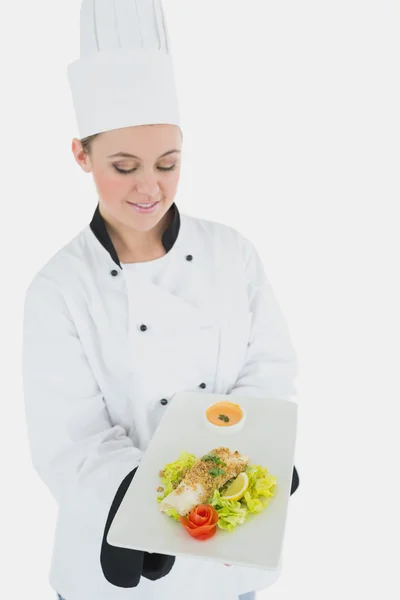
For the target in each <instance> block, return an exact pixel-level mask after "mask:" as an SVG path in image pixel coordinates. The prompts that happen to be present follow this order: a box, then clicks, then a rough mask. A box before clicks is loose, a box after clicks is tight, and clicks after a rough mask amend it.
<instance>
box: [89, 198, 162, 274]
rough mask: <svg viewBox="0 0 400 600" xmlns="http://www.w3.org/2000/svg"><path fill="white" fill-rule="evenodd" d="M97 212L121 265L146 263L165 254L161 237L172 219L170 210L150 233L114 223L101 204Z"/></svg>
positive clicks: (117, 222) (118, 222)
mask: <svg viewBox="0 0 400 600" xmlns="http://www.w3.org/2000/svg"><path fill="white" fill-rule="evenodd" d="M99 210H100V214H101V216H102V217H103V219H104V222H105V225H106V228H107V231H108V234H109V236H110V238H111V241H112V243H113V244H114V247H115V250H116V252H117V254H118V257H119V260H120V262H121V263H124V262H125V263H128V262H131V263H132V262H146V261H149V260H154V259H156V258H160V257H161V256H164V255H165V254H166V251H165V248H164V246H163V244H162V236H163V234H164V232H165V230H166V229H167V227H168V225H169V224H170V222H171V219H172V213H171V211H170V210H168V211H167V213H166V214H165V215H164V216H163V218H162V219H161V220H160V221H159V222H158V223H157V225H155V227H153V229H151V230H150V231H136V230H134V229H132V228H130V227H128V226H127V225H124V224H123V223H121V222H120V221H116V220H115V219H114V218H113V217H112V216H111V215H109V214H108V213H107V211H106V210H105V209H104V207H103V206H102V204H101V203H100V206H99Z"/></svg>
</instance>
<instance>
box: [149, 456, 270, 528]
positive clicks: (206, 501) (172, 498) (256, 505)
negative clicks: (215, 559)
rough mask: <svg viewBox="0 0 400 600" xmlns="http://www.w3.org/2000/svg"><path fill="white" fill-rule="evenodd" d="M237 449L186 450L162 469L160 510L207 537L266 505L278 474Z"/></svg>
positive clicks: (241, 520) (239, 521)
mask: <svg viewBox="0 0 400 600" xmlns="http://www.w3.org/2000/svg"><path fill="white" fill-rule="evenodd" d="M249 460H250V459H249V457H248V456H245V455H243V454H240V453H239V452H238V451H237V450H235V451H232V450H230V449H229V448H225V447H218V448H214V449H213V450H211V451H210V452H209V453H208V454H205V455H204V456H202V457H201V458H196V456H195V455H194V454H189V453H188V452H185V451H182V452H181V455H180V457H179V459H178V460H177V461H175V462H173V463H169V464H167V465H165V466H164V469H163V470H162V471H160V474H159V475H160V477H161V480H162V484H163V486H159V488H157V491H158V492H159V495H158V497H157V500H158V502H159V503H160V511H161V512H163V513H165V514H166V515H168V516H170V517H172V518H174V519H175V520H176V521H179V522H180V523H181V524H182V525H183V526H184V527H185V529H186V530H187V531H188V533H189V534H190V535H192V537H195V538H196V539H199V540H205V539H208V538H209V537H212V536H213V535H215V533H216V531H217V528H219V529H224V530H226V531H230V532H232V531H234V529H235V527H236V526H237V525H241V524H243V523H244V522H245V520H246V519H247V518H248V517H249V516H250V515H251V514H255V513H259V512H261V511H262V510H264V508H265V507H266V506H267V504H268V502H269V500H270V499H271V498H272V497H273V495H274V493H275V488H276V478H275V477H274V476H273V475H271V474H270V473H269V472H268V470H267V469H266V468H265V467H262V466H259V465H249Z"/></svg>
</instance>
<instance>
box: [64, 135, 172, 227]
mask: <svg viewBox="0 0 400 600" xmlns="http://www.w3.org/2000/svg"><path fill="white" fill-rule="evenodd" d="M181 145H182V136H181V130H180V129H179V127H177V126H176V125H168V124H165V125H164V124H161V125H158V124H157V125H151V126H150V125H138V126H134V127H126V128H123V129H115V130H112V131H107V132H104V133H102V134H101V135H99V136H98V137H96V138H95V139H94V140H93V142H92V147H91V154H90V156H89V155H87V154H86V153H85V152H84V151H83V148H82V144H81V142H80V140H78V139H76V138H74V140H73V142H72V151H73V153H74V156H75V159H76V161H77V162H78V164H79V165H80V166H81V167H82V169H83V170H84V171H86V172H91V173H92V174H93V179H94V182H95V185H96V188H97V192H98V195H99V199H100V204H101V205H102V207H103V208H104V209H105V211H106V213H108V215H110V216H111V218H112V219H113V220H114V221H118V222H119V223H121V224H122V225H125V226H127V227H129V228H132V229H135V230H136V231H149V230H150V229H153V227H155V226H156V225H157V223H158V222H159V221H160V220H161V219H162V218H163V216H164V215H165V214H166V213H167V212H168V210H169V208H170V207H171V205H172V204H173V202H174V198H175V194H176V190H177V186H178V181H179V175H180V164H181V154H180V152H181ZM121 153H122V154H125V156H122V155H121ZM154 203H155V206H154V207H152V206H151V205H152V204H154ZM137 204H146V205H147V208H141V207H138V206H137Z"/></svg>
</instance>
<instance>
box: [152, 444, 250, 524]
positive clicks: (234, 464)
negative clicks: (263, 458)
mask: <svg viewBox="0 0 400 600" xmlns="http://www.w3.org/2000/svg"><path fill="white" fill-rule="evenodd" d="M210 455H212V456H216V457H217V458H218V459H220V461H221V462H223V463H225V465H226V466H221V465H220V464H218V462H213V461H208V460H201V459H200V460H198V461H197V462H196V463H195V464H194V465H193V466H192V467H191V468H190V469H189V470H188V471H187V472H186V474H185V476H184V478H183V479H182V481H181V482H180V483H179V485H178V486H177V488H176V489H175V490H174V491H173V492H171V493H170V494H168V496H166V497H165V498H164V499H163V500H162V501H161V503H160V511H161V512H163V511H166V510H168V509H169V508H173V509H174V510H176V511H177V513H179V514H180V515H182V516H184V515H187V514H188V513H189V512H190V511H191V510H192V509H193V508H195V507H196V506H198V505H199V504H204V503H206V502H207V501H208V500H210V498H211V497H212V495H213V494H214V491H215V490H217V489H220V488H221V487H222V486H223V485H224V484H225V483H226V482H227V481H229V480H230V479H234V478H235V477H237V476H238V475H239V473H241V472H242V471H244V470H245V468H246V466H247V463H248V462H249V457H248V456H243V455H241V454H239V452H237V451H235V452H232V451H231V450H229V448H222V447H220V448H215V449H214V450H211V452H209V454H208V456H210ZM203 458H204V457H203ZM216 468H221V469H222V470H223V471H224V474H220V475H218V476H216V477H214V476H213V475H212V474H210V473H209V471H210V470H212V469H216Z"/></svg>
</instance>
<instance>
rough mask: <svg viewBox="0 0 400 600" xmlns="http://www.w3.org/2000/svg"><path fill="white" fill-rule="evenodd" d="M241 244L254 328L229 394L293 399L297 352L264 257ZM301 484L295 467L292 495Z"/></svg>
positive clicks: (248, 243) (247, 245) (250, 243)
mask: <svg viewBox="0 0 400 600" xmlns="http://www.w3.org/2000/svg"><path fill="white" fill-rule="evenodd" d="M242 241H243V256H244V264H245V271H246V279H247V287H248V297H249V310H250V312H251V313H252V325H251V332H250V340H249V345H248V349H247V355H246V359H245V362H244V364H243V366H242V369H241V371H240V373H239V376H238V378H237V380H236V382H235V384H234V385H233V387H232V389H231V390H230V392H229V393H230V394H232V395H239V396H240V395H246V394H247V395H249V396H256V397H257V396H270V397H271V398H281V399H285V400H290V399H291V397H292V396H295V395H296V388H295V385H294V380H295V378H296V376H297V371H298V367H297V356H296V352H295V350H294V347H293V345H292V342H291V339H290V334H289V330H288V326H287V323H286V320H285V318H284V316H283V313H282V311H281V309H280V307H279V304H278V302H277V300H276V298H275V295H274V292H273V290H272V287H271V284H270V282H269V281H268V278H267V276H266V273H265V270H264V266H263V263H262V261H261V258H260V256H259V254H258V252H257V250H256V248H255V246H254V245H253V244H252V242H250V241H249V240H247V239H246V238H244V237H243V238H242ZM298 485H299V476H298V473H297V470H296V468H295V467H294V468H293V479H292V490H291V493H294V492H295V491H296V489H297V487H298Z"/></svg>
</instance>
